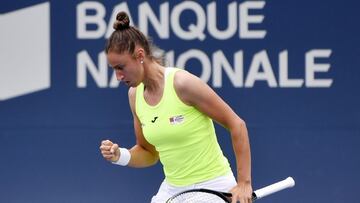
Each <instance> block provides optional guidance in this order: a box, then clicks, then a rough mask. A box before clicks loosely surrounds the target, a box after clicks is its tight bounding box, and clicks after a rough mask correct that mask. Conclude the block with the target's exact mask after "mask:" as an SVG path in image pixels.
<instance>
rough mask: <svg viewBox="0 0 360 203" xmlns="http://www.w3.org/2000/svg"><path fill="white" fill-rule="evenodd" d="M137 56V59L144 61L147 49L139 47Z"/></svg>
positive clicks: (136, 52)
mask: <svg viewBox="0 0 360 203" xmlns="http://www.w3.org/2000/svg"><path fill="white" fill-rule="evenodd" d="M135 58H136V59H137V60H139V61H140V62H141V61H144V59H145V51H144V49H143V48H141V47H140V48H138V49H136V51H135Z"/></svg>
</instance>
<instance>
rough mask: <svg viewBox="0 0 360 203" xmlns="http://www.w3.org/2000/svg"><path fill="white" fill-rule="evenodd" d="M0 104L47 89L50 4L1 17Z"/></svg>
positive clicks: (48, 85) (48, 80) (48, 84)
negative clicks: (2, 101)
mask: <svg viewBox="0 0 360 203" xmlns="http://www.w3.org/2000/svg"><path fill="white" fill-rule="evenodd" d="M0 27H1V32H0V101H1V100H7V99H11V98H14V97H18V96H22V95H25V94H29V93H32V92H36V91H40V90H44V89H47V88H49V87H50V3H49V2H46V3H42V4H38V5H34V6H31V7H27V8H23V9H19V10H16V11H12V12H9V13H5V14H1V15H0Z"/></svg>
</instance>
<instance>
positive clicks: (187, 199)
mask: <svg viewBox="0 0 360 203" xmlns="http://www.w3.org/2000/svg"><path fill="white" fill-rule="evenodd" d="M167 203H226V201H225V200H224V199H222V198H221V197H219V196H217V195H215V194H211V193H206V192H199V191H194V192H186V193H182V194H179V195H177V196H175V197H173V198H172V199H170V200H169V201H167Z"/></svg>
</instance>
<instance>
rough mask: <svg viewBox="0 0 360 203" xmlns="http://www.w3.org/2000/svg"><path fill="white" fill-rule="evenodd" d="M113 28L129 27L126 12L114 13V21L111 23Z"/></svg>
mask: <svg viewBox="0 0 360 203" xmlns="http://www.w3.org/2000/svg"><path fill="white" fill-rule="evenodd" d="M113 27H114V29H115V30H124V29H127V28H129V27H130V19H129V16H128V15H127V13H125V12H124V11H121V12H119V13H118V14H117V15H116V21H115V23H114V25H113Z"/></svg>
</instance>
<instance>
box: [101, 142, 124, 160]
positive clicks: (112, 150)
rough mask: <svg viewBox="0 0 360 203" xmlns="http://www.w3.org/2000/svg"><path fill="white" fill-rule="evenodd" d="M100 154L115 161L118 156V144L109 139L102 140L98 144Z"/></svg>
mask: <svg viewBox="0 0 360 203" xmlns="http://www.w3.org/2000/svg"><path fill="white" fill-rule="evenodd" d="M100 151H101V154H102V156H103V157H104V158H105V159H106V160H108V161H111V162H116V161H117V160H119V158H120V149H119V145H118V144H116V143H113V142H111V141H110V140H103V141H102V142H101V145H100Z"/></svg>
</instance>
